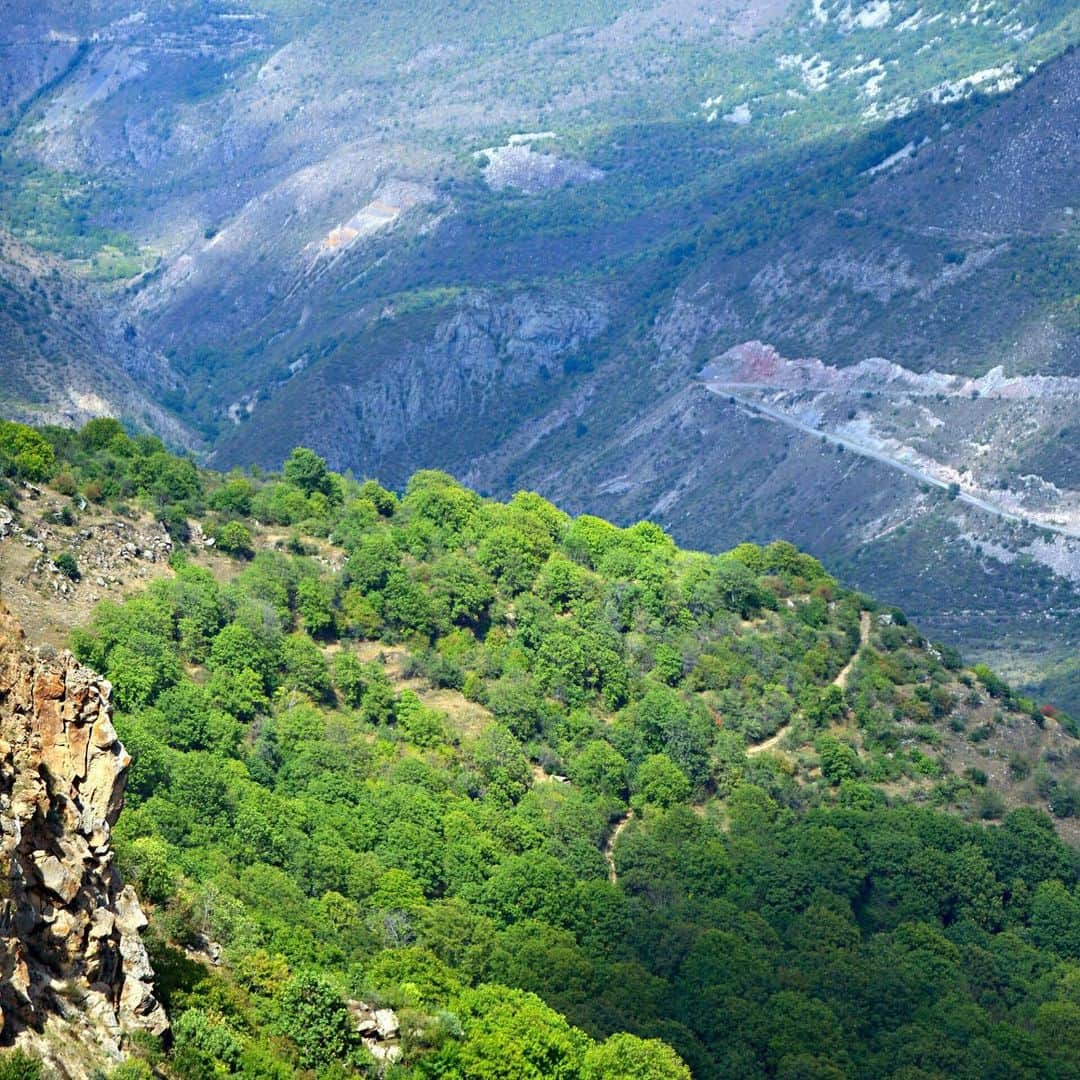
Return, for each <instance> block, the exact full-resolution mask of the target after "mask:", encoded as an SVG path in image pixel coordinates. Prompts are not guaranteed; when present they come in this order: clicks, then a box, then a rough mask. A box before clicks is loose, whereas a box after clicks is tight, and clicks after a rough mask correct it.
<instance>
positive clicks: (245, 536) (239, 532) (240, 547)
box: [214, 521, 255, 559]
mask: <svg viewBox="0 0 1080 1080" xmlns="http://www.w3.org/2000/svg"><path fill="white" fill-rule="evenodd" d="M214 543H215V544H216V545H217V548H218V550H219V551H224V552H225V554H226V555H235V556H236V557H237V558H240V559H250V558H251V557H252V556H253V555H254V554H255V548H254V545H253V543H252V539H251V531H250V530H249V529H248V528H247V526H246V525H241V524H240V522H239V521H227V522H225V524H224V525H221V526H219V527H218V528H217V529H215V530H214Z"/></svg>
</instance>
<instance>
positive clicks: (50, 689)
mask: <svg viewBox="0 0 1080 1080" xmlns="http://www.w3.org/2000/svg"><path fill="white" fill-rule="evenodd" d="M109 693H110V686H109V684H108V683H107V682H105V681H103V680H101V679H99V678H98V677H97V676H96V675H95V674H94V673H93V672H92V671H90V670H89V669H87V668H85V667H83V666H82V665H80V664H79V663H78V662H77V661H76V660H75V658H74V657H73V656H72V655H71V654H70V653H66V652H65V653H54V652H52V651H51V650H46V649H43V650H40V651H37V652H35V651H32V650H30V649H29V648H28V647H27V646H26V644H25V643H24V641H23V635H22V631H21V629H20V628H19V626H18V624H17V623H16V621H15V620H14V619H13V618H12V616H11V615H10V614H9V613H8V612H7V610H6V609H5V608H3V607H2V606H0V1044H6V1043H10V1042H12V1041H13V1040H16V1039H19V1040H20V1041H29V1043H30V1044H31V1045H34V1047H35V1049H39V1050H40V1049H41V1047H40V1046H39V1045H38V1043H39V1042H40V1036H41V1033H42V1032H44V1031H46V1029H47V1028H50V1026H55V1017H57V1016H61V1017H63V1018H65V1020H67V1021H74V1022H75V1023H74V1025H73V1026H74V1027H75V1028H77V1029H79V1030H80V1031H81V1032H82V1034H83V1035H84V1036H88V1037H89V1038H90V1039H91V1041H92V1042H93V1044H94V1045H95V1046H96V1047H98V1048H100V1049H101V1050H103V1051H104V1052H105V1053H106V1054H116V1053H118V1052H119V1048H120V1045H121V1042H122V1039H123V1036H124V1035H125V1034H127V1033H130V1032H132V1031H135V1030H145V1031H150V1032H152V1033H154V1034H158V1035H160V1034H163V1033H164V1032H165V1031H166V1030H167V1029H168V1020H167V1019H166V1016H165V1012H164V1010H163V1009H162V1007H161V1005H160V1004H159V1003H158V1002H157V1000H156V999H155V998H154V995H153V990H152V987H151V979H152V976H153V972H152V970H151V968H150V962H149V960H148V958H147V954H146V949H145V947H144V946H143V943H142V941H141V940H140V938H139V931H140V929H142V927H143V926H145V925H146V918H145V916H144V915H143V912H142V909H141V908H140V906H139V901H138V899H137V898H136V896H135V893H134V891H133V890H132V889H131V887H130V886H125V885H124V883H123V882H122V881H121V879H120V875H119V874H118V872H117V871H116V869H115V867H114V866H113V853H112V848H111V845H110V840H109V837H110V832H111V829H112V826H113V824H114V823H115V821H116V818H117V815H118V814H119V812H120V807H121V805H122V802H123V791H124V780H125V776H126V773H127V767H128V765H129V763H130V761H131V759H130V758H129V757H128V755H127V754H126V753H125V751H124V748H123V746H122V745H121V744H120V741H119V739H118V738H117V735H116V731H115V730H114V729H113V726H112V722H111V719H110V712H111V708H110V705H109ZM35 1039H37V1040H38V1042H35ZM52 1041H53V1042H54V1043H55V1042H56V1040H52ZM61 1041H62V1040H61ZM75 1041H78V1038H77V1037H76V1040H75ZM48 1056H50V1057H51V1056H53V1055H52V1054H49V1055H48ZM59 1056H60V1057H61V1058H62V1053H60V1054H59ZM64 1071H66V1072H69V1073H70V1074H71V1075H78V1074H79V1073H80V1072H81V1071H82V1070H81V1069H74V1070H72V1069H64Z"/></svg>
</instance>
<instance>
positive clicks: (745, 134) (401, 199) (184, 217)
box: [0, 0, 1080, 711]
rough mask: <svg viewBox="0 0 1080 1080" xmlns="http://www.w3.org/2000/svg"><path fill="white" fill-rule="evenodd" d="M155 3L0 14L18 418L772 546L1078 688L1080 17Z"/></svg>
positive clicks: (1025, 675)
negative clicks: (725, 371) (706, 376)
mask: <svg viewBox="0 0 1080 1080" xmlns="http://www.w3.org/2000/svg"><path fill="white" fill-rule="evenodd" d="M137 8H138V10H134V9H133V8H132V6H131V5H130V4H129V3H124V2H121V0H95V2H94V3H92V4H70V3H64V2H60V0H6V3H5V6H4V12H5V16H6V23H7V28H8V29H7V32H6V33H5V34H4V36H3V39H2V40H0V405H2V406H3V410H4V415H5V417H6V418H9V419H19V420H22V421H24V422H28V423H35V424H40V423H66V424H72V425H78V424H81V423H83V422H85V421H86V420H87V419H90V418H91V417H94V416H104V415H108V416H117V417H121V418H123V419H124V421H125V422H126V423H128V424H134V425H137V426H139V427H140V428H142V429H145V430H148V431H152V432H154V433H155V434H157V435H159V436H160V437H162V438H165V439H166V440H167V441H168V442H169V444H170V445H171V446H174V447H184V448H187V449H191V450H193V451H195V452H197V453H200V454H204V455H205V457H204V458H203V460H204V461H208V462H211V463H214V464H216V465H217V466H219V467H222V468H228V467H230V466H232V465H234V464H236V465H240V466H244V467H246V466H249V465H251V464H255V463H258V464H260V465H262V466H264V467H268V468H275V467H277V466H278V465H280V462H281V461H282V460H283V459H284V458H285V457H286V455H287V454H288V453H289V452H290V450H291V449H292V447H293V446H295V445H304V446H310V447H312V448H313V449H315V450H316V451H317V452H318V453H320V454H321V455H323V456H324V457H325V458H327V460H328V461H329V462H330V464H331V465H332V467H334V468H336V469H345V468H352V469H353V470H354V471H356V472H358V473H363V474H365V475H376V476H379V477H380V478H381V479H382V481H383V482H384V483H388V484H390V485H391V486H395V487H400V486H402V485H404V483H405V481H406V480H407V479H408V477H409V476H410V475H411V473H412V472H414V471H415V470H417V469H420V468H432V467H434V468H440V469H444V470H446V471H448V472H450V473H451V474H453V475H455V476H456V477H457V478H458V479H459V480H461V481H463V482H465V483H467V484H468V485H469V486H470V487H473V488H475V489H477V490H479V491H482V492H484V493H486V494H493V495H497V496H499V497H502V498H506V497H509V496H510V495H511V494H512V493H513V492H514V491H515V490H516V489H517V488H519V487H526V488H528V489H529V490H535V491H537V492H539V493H541V494H543V495H544V496H545V497H546V498H548V499H551V500H552V501H554V502H556V503H558V504H559V505H560V506H562V507H563V508H564V509H568V510H572V511H573V512H575V513H577V512H588V513H592V514H596V515H599V516H602V517H604V518H607V519H609V520H612V521H616V522H618V523H620V524H624V525H625V524H630V523H632V522H633V521H635V520H638V519H639V518H642V517H648V518H649V519H650V520H654V521H657V522H659V523H661V524H663V525H664V527H665V528H666V529H667V531H668V532H669V533H671V534H672V535H673V536H674V537H675V538H676V539H677V540H678V541H679V542H680V543H681V544H684V545H686V546H691V547H700V548H703V549H706V550H710V551H719V550H722V549H724V548H728V547H732V546H734V545H735V544H737V543H738V542H739V541H741V540H747V539H752V540H755V541H760V542H762V543H767V542H768V541H770V540H773V539H776V538H784V539H787V540H790V541H792V542H794V543H796V544H798V545H799V546H800V547H801V548H804V549H806V550H809V551H810V552H811V553H812V554H814V555H815V556H816V557H818V558H819V559H821V560H822V561H823V563H824V564H825V565H826V567H827V569H828V570H829V571H830V573H833V574H834V575H836V574H838V575H841V576H843V577H844V579H845V580H847V581H849V582H851V583H854V584H856V585H858V587H859V588H861V589H863V590H864V591H867V592H871V593H873V594H874V595H875V596H877V597H878V598H879V599H882V600H883V601H888V602H889V603H892V604H897V605H900V606H901V607H903V608H904V610H905V611H907V612H909V613H910V614H912V615H913V616H917V618H918V621H919V622H920V625H922V627H923V628H924V630H926V631H927V632H929V633H931V634H932V635H933V636H934V637H935V638H940V639H942V640H946V641H947V642H948V643H949V644H951V645H953V646H954V647H957V648H962V649H963V650H964V651H965V653H966V654H967V655H970V656H971V657H973V658H977V659H980V660H987V661H989V660H991V659H992V660H993V662H994V663H995V664H997V665H999V666H1000V667H1002V668H1004V669H1005V671H1006V673H1007V674H1008V675H1009V676H1010V678H1011V680H1012V681H1013V682H1015V683H1016V684H1017V685H1020V686H1023V687H1024V688H1025V691H1026V692H1029V693H1031V694H1034V695H1040V696H1050V697H1054V698H1056V699H1059V700H1064V701H1067V703H1068V706H1069V707H1070V708H1072V709H1073V710H1074V711H1080V696H1077V691H1076V689H1075V688H1076V686H1077V684H1078V680H1077V678H1076V660H1075V656H1076V653H1077V646H1078V644H1080V620H1078V619H1077V616H1076V611H1077V609H1078V607H1080V487H1078V483H1077V479H1076V462H1075V454H1074V453H1073V452H1072V451H1071V449H1070V447H1071V445H1072V443H1074V442H1075V441H1076V440H1075V433H1076V431H1077V430H1078V429H1080V320H1078V319H1077V312H1078V310H1080V307H1078V305H1077V299H1076V298H1077V295H1078V291H1080V285H1078V282H1080V262H1078V259H1077V251H1078V250H1080V248H1078V243H1077V241H1078V228H1080V224H1078V223H1080V216H1078V215H1077V214H1076V213H1075V209H1076V206H1075V203H1076V198H1075V186H1076V185H1075V181H1074V177H1075V175H1076V174H1077V172H1078V171H1080V150H1078V148H1080V55H1078V54H1077V52H1076V44H1077V42H1078V41H1080V17H1078V14H1077V5H1076V4H1075V3H1071V2H1069V0H850V2H849V0H584V2H580V3H569V2H566V0H544V2H539V0H524V2H518V3H511V2H509V0H472V2H470V3H469V4H468V5H466V6H463V5H462V4H461V3H450V2H436V0H371V2H368V3H360V4H358V3H354V2H350V0H321V2H320V3H318V4H312V3H300V2H298V0H140V4H139V5H138V6H137ZM758 343H760V344H763V345H764V346H767V347H771V348H774V349H775V350H777V352H778V353H779V354H780V355H781V356H782V357H784V358H787V359H788V360H789V361H790V362H791V363H792V364H793V365H795V367H796V368H797V369H798V368H799V366H800V365H811V366H812V365H813V364H814V363H815V360H814V358H819V359H820V361H821V363H822V364H823V365H824V369H823V370H824V374H825V376H827V377H826V378H825V379H823V380H822V379H813V378H809V379H807V380H806V382H805V384H799V385H798V386H797V388H796V390H797V392H793V390H792V386H791V384H790V382H789V381H788V380H785V379H784V378H775V377H773V376H774V375H775V372H764V373H763V372H760V371H759V372H758V373H757V376H758V377H755V378H751V379H749V380H748V382H746V383H745V384H740V385H737V386H728V387H725V388H724V389H725V390H726V392H723V393H719V392H718V393H715V394H714V393H712V392H711V391H710V389H709V388H708V387H707V386H706V385H705V384H704V383H703V380H702V378H701V373H702V370H703V367H704V366H705V365H706V364H709V363H710V362H713V361H716V360H717V359H718V358H722V357H724V356H725V355H727V354H728V352H729V350H732V349H745V348H747V347H754V346H755V345H757V344H758ZM882 359H884V360H885V361H888V363H889V365H892V366H886V367H883V366H881V365H880V363H878V361H880V360H882ZM866 361H871V366H870V367H869V368H865V369H863V368H862V365H863V364H864V362H866ZM874 364H877V366H873V365H874ZM896 368H901V369H903V371H904V372H905V373H906V376H905V380H904V382H903V385H902V387H898V386H897V385H896V382H895V380H893V379H892V378H891V374H892V373H894V371H895V369H896ZM856 369H858V372H859V378H858V382H859V385H858V387H857V389H854V390H853V389H852V387H851V386H850V385H846V384H845V380H846V379H847V378H848V377H849V376H850V373H851V372H852V371H853V370H856ZM916 376H921V377H922V379H923V382H922V383H921V384H920V383H919V382H918V379H917V378H916ZM969 377H970V378H971V379H972V380H975V381H976V382H978V385H977V386H972V387H966V386H962V385H960V384H961V383H962V382H963V380H965V379H967V378H969ZM837 382H839V383H840V384H845V385H841V386H840V387H839V388H837V385H836V384H837ZM1003 382H1005V383H1008V385H1007V386H1005V387H1003V386H1002V384H1003ZM975 390H978V395H979V396H978V397H975V398H973V397H972V392H973V391H975ZM746 399H749V401H750V404H749V405H746V404H745V401H746ZM756 405H764V406H766V407H767V408H770V409H774V410H775V411H776V412H779V413H780V416H779V418H777V417H776V416H773V417H772V419H770V420H765V419H763V417H765V416H769V415H770V414H768V413H762V412H760V411H753V410H754V407H755V406H756ZM894 406H895V407H894ZM748 409H749V410H750V411H747V410H748ZM790 419H794V420H795V421H796V422H797V423H798V424H802V425H804V426H803V427H801V428H800V427H798V426H792V425H791V424H789V423H787V420H790ZM807 427H808V428H810V430H809V431H808V430H806V428H807ZM818 431H820V432H821V433H822V434H823V435H825V436H826V449H827V451H828V452H822V448H821V445H820V439H819V438H818V436H817V432H818ZM833 437H840V438H845V439H847V443H846V445H847V449H846V451H845V455H844V456H843V457H841V456H838V455H837V454H836V453H834V452H832V445H831V444H829V443H828V439H830V438H833ZM904 462H907V464H908V465H909V466H910V465H912V464H913V463H915V464H917V465H919V467H920V469H922V471H923V472H924V474H926V475H929V476H932V477H933V478H934V479H936V481H938V484H939V486H937V487H935V485H934V484H930V487H931V488H935V490H931V491H930V492H929V495H930V496H931V497H927V494H928V492H927V491H925V490H923V488H925V487H926V484H922V485H920V482H919V481H918V480H917V479H915V478H912V477H911V476H910V475H909V474H905V473H904V471H903V469H901V468H897V464H898V463H899V464H901V465H902V464H903V463H904ZM950 484H956V485H957V487H958V488H959V489H960V491H961V493H962V494H963V495H964V496H967V497H971V498H976V499H978V500H980V502H981V503H983V504H990V505H992V506H993V507H994V508H995V509H997V510H1000V511H1002V513H1003V514H1004V515H1006V516H1004V517H1002V516H1001V515H1000V514H996V513H994V512H982V511H978V510H976V509H974V508H973V505H972V504H971V503H965V501H964V500H963V499H961V500H954V501H949V502H946V501H945V500H944V499H943V498H941V499H939V498H937V497H936V496H935V491H936V490H944V489H947V488H948V486H949V485H950ZM911 566H918V567H919V570H920V573H919V574H917V575H916V574H911V573H907V572H906V571H907V569H908V568H909V567H911ZM1048 614H1049V616H1050V617H1049V618H1048V617H1047V615H1048Z"/></svg>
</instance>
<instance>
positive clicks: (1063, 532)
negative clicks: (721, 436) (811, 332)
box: [704, 381, 1080, 540]
mask: <svg viewBox="0 0 1080 1080" xmlns="http://www.w3.org/2000/svg"><path fill="white" fill-rule="evenodd" d="M755 385H756V384H755ZM704 386H705V389H706V390H708V391H709V392H710V393H713V394H716V395H717V396H718V397H727V398H734V399H735V401H736V402H738V404H740V405H742V406H743V408H745V409H749V410H750V411H751V412H754V413H757V414H758V415H760V416H764V417H766V418H768V419H770V420H776V421H778V422H779V423H781V424H787V425H788V427H793V428H795V429H796V430H797V431H802V432H804V433H805V434H807V435H813V436H814V437H815V438H818V439H824V440H825V441H826V442H829V443H832V444H833V445H834V446H842V447H843V448H844V449H845V450H850V451H852V453H855V454H859V455H860V456H862V457H867V458H870V459H871V460H873V461H878V462H880V463H881V464H882V465H887V466H889V468H892V469H897V470H899V471H900V472H902V473H904V474H905V475H907V476H910V477H911V478H912V479H913V480H918V481H919V483H921V484H931V485H933V486H934V487H936V488H941V490H942V491H948V490H949V484H948V482H947V481H945V480H940V479H938V477H936V476H934V475H933V474H932V473H928V472H925V471H924V470H922V469H919V468H916V466H914V465H909V464H907V462H904V461H898V460H897V459H896V458H893V457H889V455H888V454H885V453H882V452H881V451H880V450H875V449H874V448H873V447H871V446H866V445H865V444H864V443H860V442H857V441H856V440H855V439H850V438H848V437H847V436H846V435H836V434H834V433H833V432H831V431H825V430H823V429H822V428H818V427H814V425H813V424H806V423H804V422H803V421H802V420H799V419H797V418H796V417H794V416H791V415H789V414H788V413H786V412H784V411H783V410H782V409H777V408H774V407H773V406H771V405H765V404H763V403H762V402H760V401H753V400H751V399H750V398H745V397H742V396H740V395H739V394H738V393H737V390H739V389H743V390H745V389H747V386H746V385H744V384H741V383H739V384H735V385H732V384H730V383H722V382H717V381H706V382H705V383H704ZM956 501H957V502H962V503H967V505H968V506H974V507H975V508H976V509H977V510H982V511H983V512H984V513H987V514H993V515H994V516H995V517H999V518H1001V519H1002V520H1003V521H1012V522H1015V523H1016V524H1018V525H1024V524H1031V525H1034V526H1035V527H1036V528H1039V529H1046V530H1047V531H1048V532H1053V533H1058V534H1059V535H1060V536H1067V537H1069V538H1070V539H1072V540H1080V533H1077V532H1073V531H1072V530H1070V529H1065V528H1062V527H1061V526H1060V525H1046V524H1043V523H1042V522H1031V521H1029V520H1028V519H1026V518H1024V517H1022V516H1021V515H1020V514H1014V513H1013V512H1012V511H1011V510H1006V509H1005V508H1004V507H1003V506H998V505H997V503H992V502H989V501H988V500H987V499H983V498H981V497H980V496H978V495H972V494H971V493H970V492H967V491H964V490H963V488H961V489H960V491H959V493H958V494H957V496H956Z"/></svg>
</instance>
